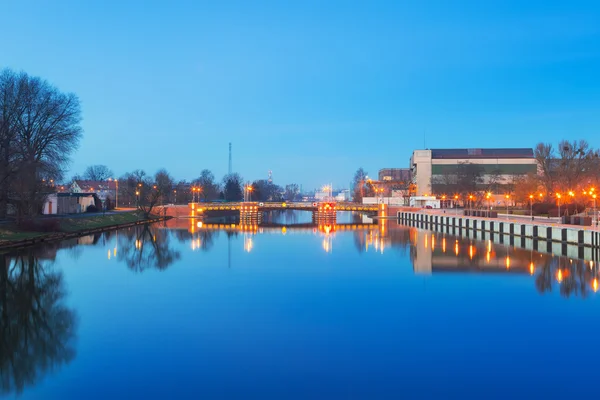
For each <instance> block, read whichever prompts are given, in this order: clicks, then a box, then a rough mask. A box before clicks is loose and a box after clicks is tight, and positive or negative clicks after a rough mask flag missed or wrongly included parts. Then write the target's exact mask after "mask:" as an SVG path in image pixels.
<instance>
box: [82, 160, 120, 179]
mask: <svg viewBox="0 0 600 400" xmlns="http://www.w3.org/2000/svg"><path fill="white" fill-rule="evenodd" d="M112 176H113V172H112V171H111V170H110V168H108V167H107V166H106V165H101V164H97V165H90V166H89V167H87V168H86V169H85V171H84V172H83V179H87V180H90V181H105V180H107V179H108V178H110V177H112Z"/></svg>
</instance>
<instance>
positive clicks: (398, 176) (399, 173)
mask: <svg viewBox="0 0 600 400" xmlns="http://www.w3.org/2000/svg"><path fill="white" fill-rule="evenodd" d="M411 176H412V175H411V171H410V168H383V169H380V170H379V180H380V181H394V182H407V183H408V182H410V181H411Z"/></svg>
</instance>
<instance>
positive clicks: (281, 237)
mask: <svg viewBox="0 0 600 400" xmlns="http://www.w3.org/2000/svg"><path fill="white" fill-rule="evenodd" d="M291 222H293V223H291ZM0 272H2V274H1V275H0V290H1V292H0V294H2V296H0V310H2V312H3V313H6V314H7V315H8V316H9V320H10V321H12V322H11V323H10V324H9V323H7V322H6V321H7V320H6V319H3V320H2V321H3V324H2V326H1V329H0V334H1V335H2V337H1V338H0V339H1V340H2V342H1V343H2V348H1V349H2V352H1V353H0V378H1V379H0V384H1V385H2V386H1V387H0V393H4V394H7V393H11V394H14V393H18V394H20V396H21V397H22V398H108V397H111V398H126V397H127V398H131V397H134V398H135V397H146V398H154V396H159V397H162V398H167V397H169V398H175V397H186V396H187V397H189V396H192V397H198V396H200V395H204V397H208V398H252V397H261V398H318V397H321V398H340V397H343V398H348V397H353V396H354V397H357V398H392V397H393V398H399V397H402V396H401V395H402V394H404V395H407V396H408V397H411V396H410V395H409V394H415V393H418V394H420V395H422V396H425V397H427V396H434V397H448V396H449V394H456V395H459V394H460V395H461V396H462V397H469V395H470V394H473V393H474V392H471V391H469V390H477V385H475V387H472V386H469V385H468V384H467V383H468V382H469V381H470V380H471V379H473V377H478V379H479V381H478V382H483V383H485V385H484V384H483V383H481V385H482V389H481V390H483V392H477V393H479V394H480V396H475V395H473V397H479V398H481V395H482V393H483V394H485V393H488V390H489V388H490V386H492V387H493V386H494V385H497V384H498V382H501V381H503V380H511V381H514V382H516V383H518V384H520V385H522V386H523V387H524V388H529V389H530V390H532V391H533V390H534V387H535V392H532V393H536V394H537V395H543V394H545V395H547V396H550V397H552V395H553V394H556V393H555V392H553V391H550V390H548V391H547V392H544V389H540V388H538V387H536V386H535V385H534V384H533V383H532V382H530V381H522V380H519V379H518V378H517V377H516V376H514V375H513V374H512V372H511V371H514V369H515V368H516V367H515V365H514V363H515V362H516V363H518V364H519V365H520V367H519V368H521V369H522V368H527V369H528V370H530V371H535V372H530V373H533V374H534V375H535V374H539V375H540V376H544V379H552V377H553V376H554V377H555V378H556V377H558V376H560V377H561V378H565V375H569V374H573V375H574V376H575V377H577V378H578V379H580V378H582V377H583V378H585V376H584V375H585V374H586V373H587V372H585V370H584V369H583V368H585V367H586V366H587V367H588V368H589V367H590V365H588V364H589V363H591V362H593V360H595V359H597V357H598V356H600V354H599V352H598V350H597V346H595V347H589V346H588V345H586V344H584V343H583V342H582V343H575V344H572V345H570V346H571V351H569V353H562V352H559V353H558V355H555V356H554V359H553V360H554V361H553V363H554V364H553V363H548V362H547V361H546V359H545V358H544V357H541V356H540V355H539V354H538V353H537V352H539V351H541V348H543V347H544V346H546V345H548V346H550V345H551V344H552V343H553V341H554V339H553V337H554V336H556V337H564V336H566V335H571V334H573V328H572V327H573V326H577V327H578V329H582V330H584V331H586V332H592V331H593V332H596V331H598V329H600V323H599V322H597V318H589V317H590V316H591V315H597V314H598V311H599V310H597V308H598V302H597V298H596V296H595V295H594V293H595V292H597V290H598V265H597V263H594V262H593V261H591V260H579V259H573V258H568V257H564V256H558V255H552V254H546V253H540V252H536V251H533V250H527V249H522V248H515V247H511V246H509V245H499V244H497V243H493V242H492V241H491V240H476V239H469V238H466V239H465V238H459V237H455V236H452V235H449V234H444V233H438V232H431V231H426V230H420V229H417V228H414V227H406V226H402V225H398V224H397V223H396V222H395V221H392V220H381V221H379V222H375V223H372V221H370V220H365V219H363V218H360V217H357V216H354V217H351V216H343V217H341V218H338V220H337V221H336V222H335V223H328V224H318V225H312V224H311V223H310V221H309V220H307V218H305V216H302V215H300V216H297V217H292V216H291V215H286V216H285V218H271V219H266V220H265V223H264V224H262V225H244V224H242V225H240V224H235V223H233V224H232V223H221V224H211V223H207V222H201V221H198V220H193V219H180V220H170V221H169V222H167V223H166V224H156V225H152V226H139V227H135V228H129V229H124V230H121V231H116V232H106V233H103V234H97V235H90V236H86V237H82V238H79V239H73V240H69V241H65V242H62V243H60V244H55V245H50V246H45V247H41V248H37V249H33V250H31V251H27V252H25V253H22V254H14V255H13V254H10V255H4V256H3V257H2V264H0ZM132 272H133V274H132ZM25 277H28V278H27V279H25ZM27 282H29V283H27ZM21 283H23V285H21ZM7 294H8V295H7ZM539 294H545V295H550V296H545V297H541V296H539ZM40 296H46V297H40ZM48 296H49V297H48ZM42 298H46V299H48V300H43V301H42V303H39V304H40V305H37V306H36V304H38V303H36V301H38V299H42ZM544 298H545V299H546V300H544ZM573 298H577V299H584V300H585V301H583V302H575V303H573V302H567V301H566V299H573ZM25 304H27V305H29V306H32V307H33V308H28V307H29V306H28V307H24V305H25ZM40 307H42V308H40ZM2 315H4V314H2ZM40 317H43V318H46V319H45V320H43V321H42V322H43V323H37V322H36V321H38V320H36V318H40ZM50 317H52V318H54V320H52V319H48V318H50ZM56 318H58V319H56ZM25 321H32V322H31V323H30V322H25ZM79 321H81V324H79V323H78V322H79ZM558 321H560V323H559V324H557V322H558ZM34 322H35V323H34ZM80 325H81V326H80ZM7 327H9V328H7ZM549 331H551V332H553V336H548V337H546V333H547V332H549ZM23 337H30V338H37V339H35V340H38V342H36V341H35V340H33V341H29V342H27V344H24V343H25V342H23V339H22V338H23ZM482 337H485V338H486V341H484V342H481V341H480V340H479V339H477V338H482ZM523 337H535V338H536V343H529V344H527V345H525V344H524V343H523V342H522V338H523ZM36 343H37V344H36ZM161 343H162V345H161ZM32 344H33V346H32ZM24 346H25V347H24ZM27 346H32V347H30V348H29V350H28V351H25V350H24V349H25V348H26V347H27ZM482 346H483V347H482ZM527 346H529V347H527ZM540 346H541V347H540ZM458 349H460V351H458ZM150 354H152V357H150V358H149V355H150ZM457 363H458V365H460V368H454V366H455V365H456V364H457ZM563 364H568V365H578V366H579V367H580V368H579V369H577V370H572V369H569V370H567V371H565V370H564V369H563V370H561V369H555V368H554V367H555V366H556V365H563ZM183 365H188V366H190V367H189V368H183V367H179V366H183ZM392 366H393V368H392ZM136 368H137V369H138V372H139V373H133V374H132V370H135V369H136ZM517 369H518V368H517ZM484 370H487V371H489V373H492V371H494V374H495V376H496V378H498V379H497V380H496V379H492V380H486V378H485V376H484V375H481V371H484ZM592 370H593V368H592ZM50 371H54V372H53V373H50ZM582 371H583V372H582ZM588 372H589V371H588ZM590 373H591V372H590ZM273 374H275V375H276V376H277V377H278V378H277V380H275V381H273V379H272V377H273ZM478 374H479V375H478ZM553 374H554V375H553ZM123 376H127V377H128V379H125V380H123V379H121V378H122V377H123ZM407 376H409V377H412V378H410V379H408V380H407V378H406V377H407ZM431 376H434V377H436V378H437V380H438V381H439V382H440V384H439V387H440V391H439V392H437V391H436V390H437V389H436V388H431V387H429V386H428V385H426V384H424V382H425V381H428V380H429V379H430V378H431ZM515 379H516V380H515ZM421 381H422V382H423V386H419V385H420V382H421ZM97 382H106V385H105V386H104V387H102V386H99V385H98V384H97ZM189 382H195V383H194V384H190V383H189ZM374 382H375V383H376V389H374V386H373V385H374ZM398 382H402V387H403V388H404V389H403V391H402V392H398V386H397V383H398ZM199 383H201V384H202V386H203V389H198V388H197V385H198V384H199ZM527 385H529V386H527ZM532 385H533V386H532ZM224 387H225V388H226V389H224ZM348 387H350V388H351V389H352V390H350V391H348V390H349V389H348ZM469 388H470V389H469ZM579 389H581V390H579V392H578V393H580V394H585V395H589V394H590V393H591V392H588V391H586V390H585V388H579ZM197 390H199V391H198V392H196V391H197ZM502 390H503V389H502V388H499V387H496V392H497V393H498V396H500V397H501V396H504V397H505V396H508V395H510V394H511V392H510V391H509V392H503V391H502ZM526 392H527V391H525V392H519V393H526ZM574 392H577V390H574ZM324 393H326V395H323V394H324ZM192 394H193V395H192ZM319 394H320V395H322V396H319ZM488 394H489V393H488ZM512 394H514V393H512ZM569 394H570V395H572V394H573V393H571V392H570V393H569ZM69 396H71V397H69ZM200 397H202V396H200ZM486 397H487V398H489V396H486ZM492 397H493V396H492ZM513 397H515V396H513ZM516 397H519V396H516Z"/></svg>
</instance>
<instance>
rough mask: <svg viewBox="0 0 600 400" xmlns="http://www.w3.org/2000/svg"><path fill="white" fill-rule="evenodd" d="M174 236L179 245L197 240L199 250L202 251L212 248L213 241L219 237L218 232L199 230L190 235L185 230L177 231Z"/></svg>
mask: <svg viewBox="0 0 600 400" xmlns="http://www.w3.org/2000/svg"><path fill="white" fill-rule="evenodd" d="M174 235H175V238H177V241H178V242H179V243H188V242H191V241H192V240H199V241H200V249H202V250H203V251H208V250H210V249H211V248H212V247H213V246H214V244H215V239H216V238H217V237H219V231H209V230H200V231H198V232H195V233H191V232H190V231H187V230H183V229H177V230H175V231H174Z"/></svg>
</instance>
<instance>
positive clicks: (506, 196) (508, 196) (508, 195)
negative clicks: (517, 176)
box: [504, 194, 510, 219]
mask: <svg viewBox="0 0 600 400" xmlns="http://www.w3.org/2000/svg"><path fill="white" fill-rule="evenodd" d="M504 198H506V219H508V200H509V199H510V194H507V195H505V196H504Z"/></svg>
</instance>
